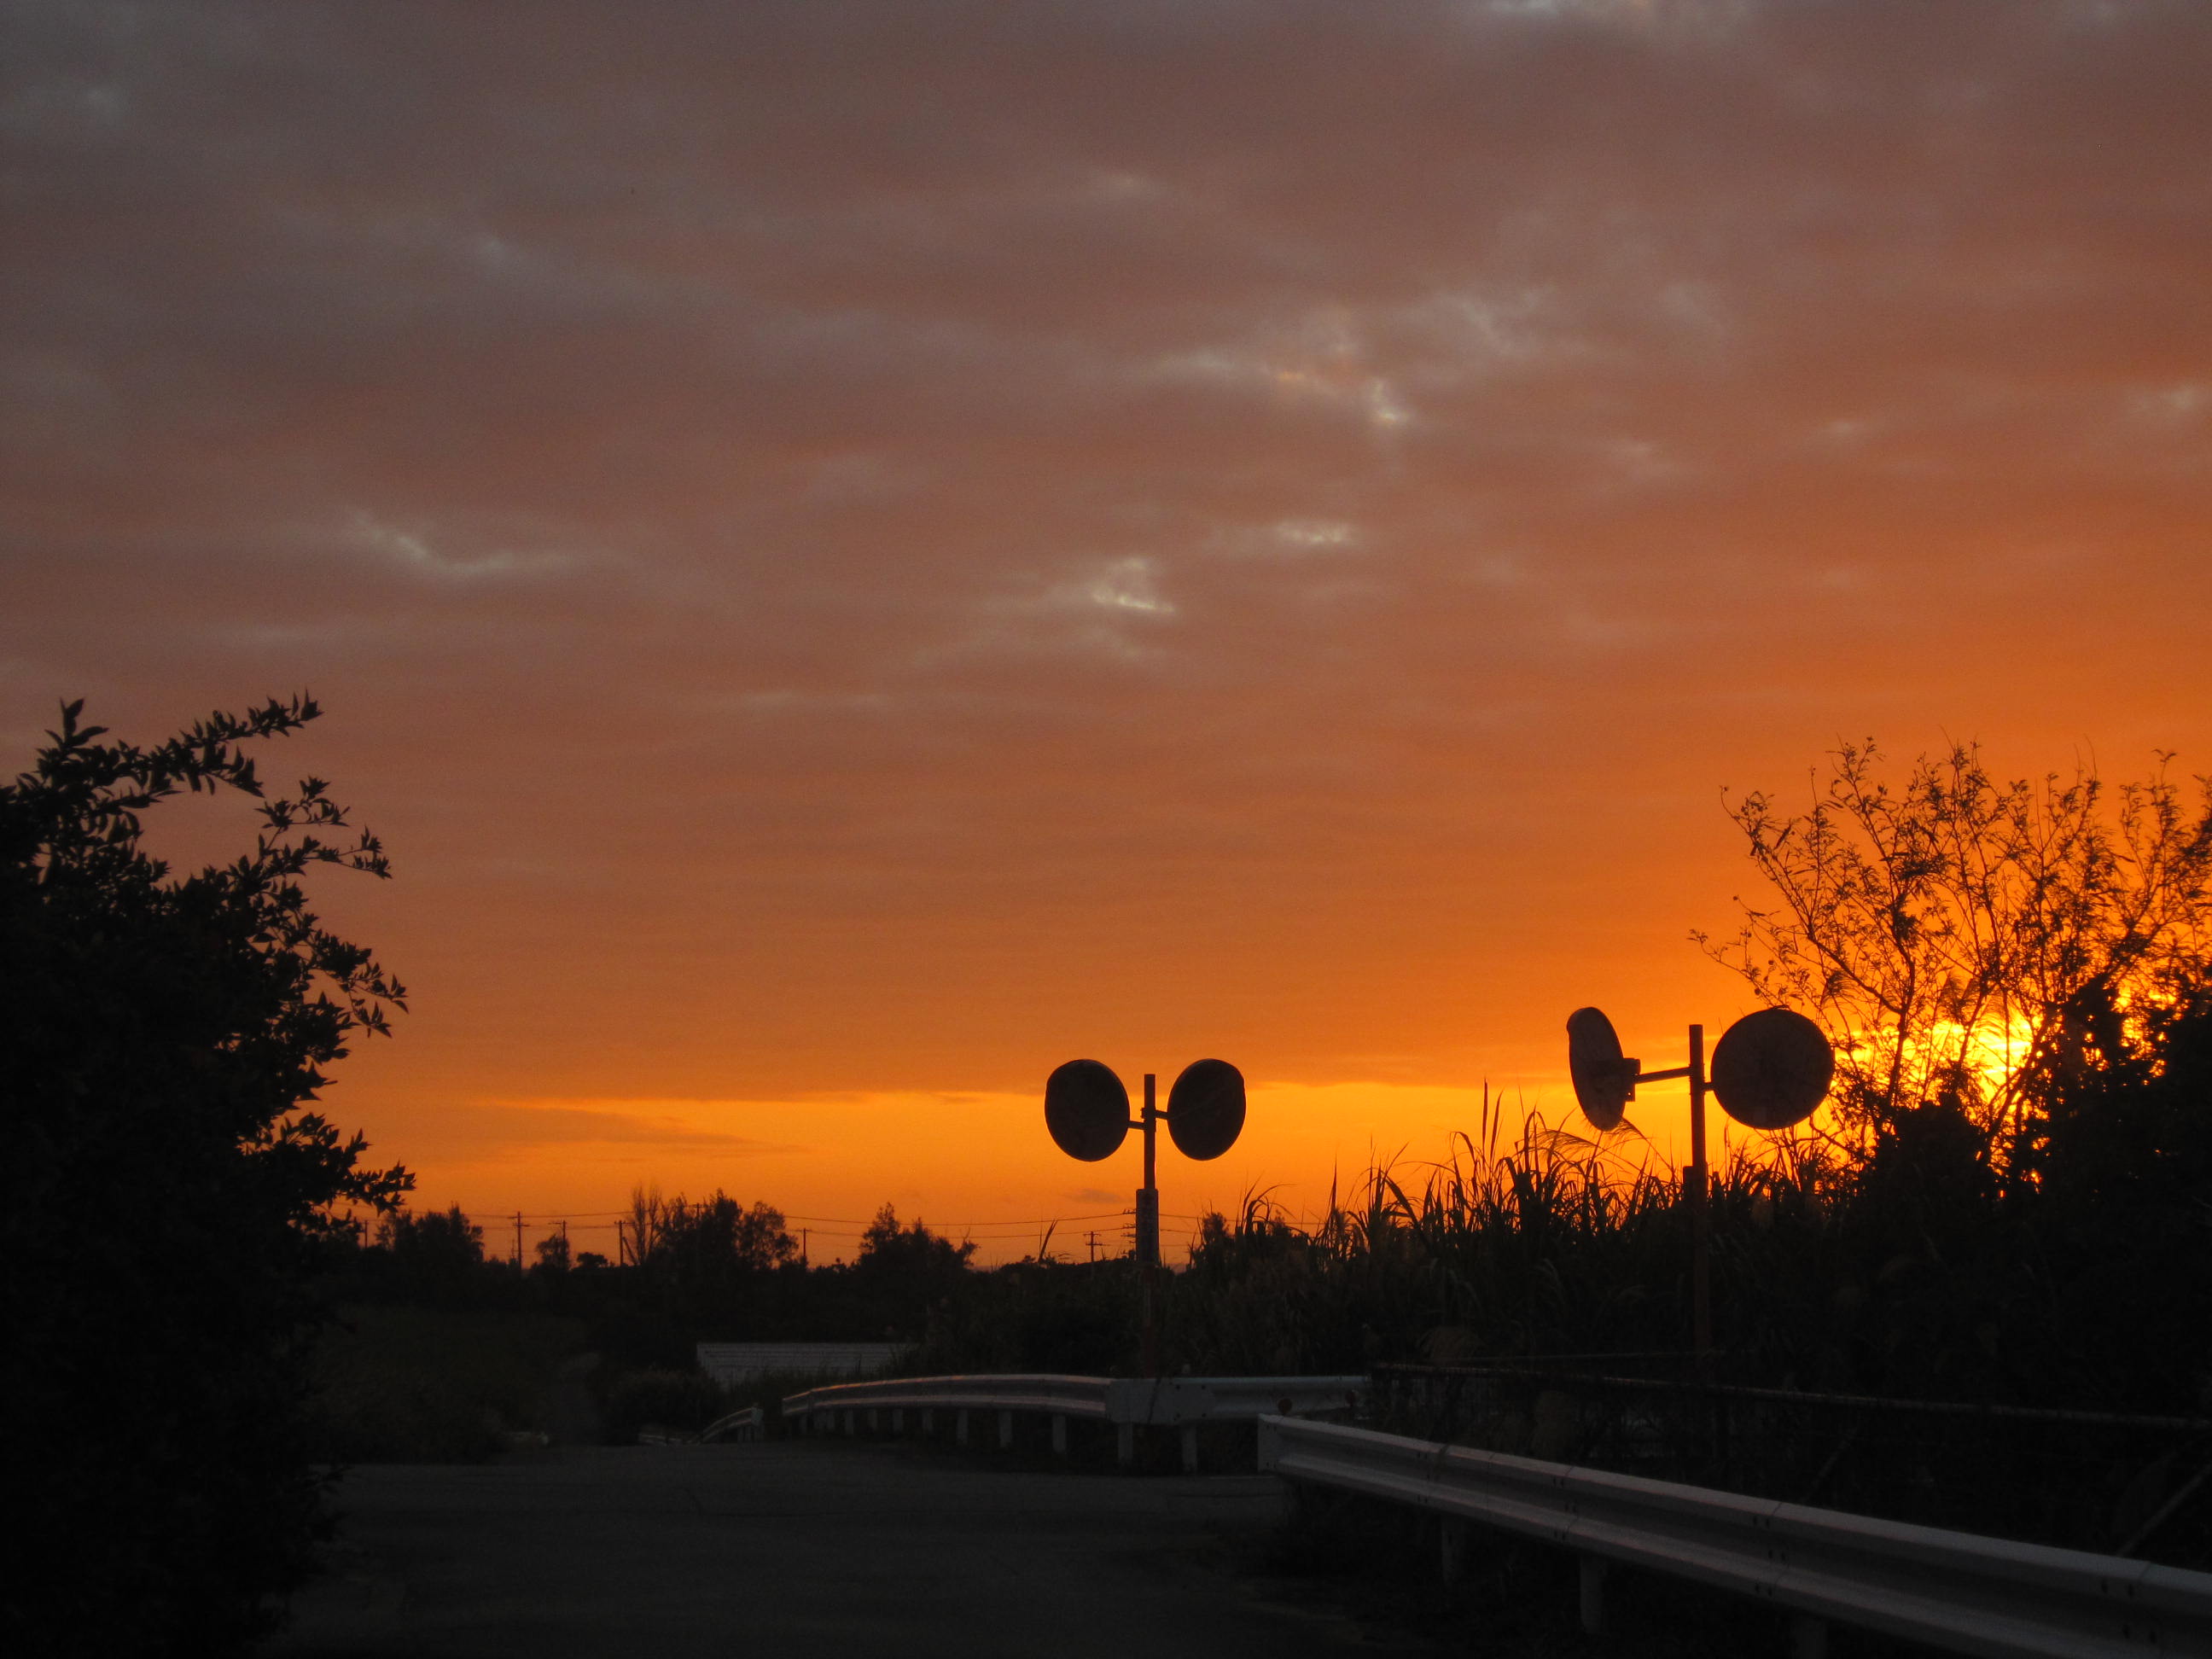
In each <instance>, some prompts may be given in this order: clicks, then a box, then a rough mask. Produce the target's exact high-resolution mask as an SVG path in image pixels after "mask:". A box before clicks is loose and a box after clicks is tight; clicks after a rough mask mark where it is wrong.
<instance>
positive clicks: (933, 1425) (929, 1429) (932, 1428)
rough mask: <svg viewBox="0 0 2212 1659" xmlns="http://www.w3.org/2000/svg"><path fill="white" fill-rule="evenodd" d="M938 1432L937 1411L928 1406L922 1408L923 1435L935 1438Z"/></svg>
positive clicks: (926, 1437) (926, 1438) (925, 1437)
mask: <svg viewBox="0 0 2212 1659" xmlns="http://www.w3.org/2000/svg"><path fill="white" fill-rule="evenodd" d="M936 1433H937V1413H935V1412H934V1411H933V1410H931V1409H930V1408H929V1407H927V1406H924V1407H922V1408H921V1437H922V1438H923V1439H924V1440H928V1439H931V1438H933V1437H934V1436H935V1435H936Z"/></svg>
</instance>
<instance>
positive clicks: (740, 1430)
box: [699, 1406, 768, 1445]
mask: <svg viewBox="0 0 2212 1659" xmlns="http://www.w3.org/2000/svg"><path fill="white" fill-rule="evenodd" d="M767 1428H768V1413H766V1412H763V1410H762V1409H761V1408H760V1407H758V1406H747V1407H744V1409H743V1410H741V1411H734V1412H732V1413H729V1415H728V1416H726V1417H718V1418H716V1419H714V1421H713V1422H711V1423H709V1424H708V1425H707V1426H706V1427H705V1428H703V1429H702V1430H700V1431H699V1441H700V1443H701V1444H702V1445H712V1444H714V1442H716V1441H718V1440H757V1439H759V1438H760V1437H762V1435H763V1433H765V1432H766V1431H767Z"/></svg>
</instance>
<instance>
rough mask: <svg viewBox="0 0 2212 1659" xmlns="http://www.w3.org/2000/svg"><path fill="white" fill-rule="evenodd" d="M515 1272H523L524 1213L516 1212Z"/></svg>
mask: <svg viewBox="0 0 2212 1659" xmlns="http://www.w3.org/2000/svg"><path fill="white" fill-rule="evenodd" d="M514 1271H515V1272H517V1273H520V1272H521V1271H522V1212H521V1211H520V1210H517V1211H516V1212H514Z"/></svg>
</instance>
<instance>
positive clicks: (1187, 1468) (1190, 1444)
mask: <svg viewBox="0 0 2212 1659" xmlns="http://www.w3.org/2000/svg"><path fill="white" fill-rule="evenodd" d="M1182 1472H1183V1473H1184V1474H1197V1473H1198V1425H1197V1424H1195V1423H1186V1424H1184V1425H1182Z"/></svg>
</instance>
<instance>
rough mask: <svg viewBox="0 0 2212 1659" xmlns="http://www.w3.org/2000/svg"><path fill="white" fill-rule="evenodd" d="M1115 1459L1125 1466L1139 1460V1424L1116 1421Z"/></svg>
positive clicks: (1122, 1466)
mask: <svg viewBox="0 0 2212 1659" xmlns="http://www.w3.org/2000/svg"><path fill="white" fill-rule="evenodd" d="M1114 1461H1115V1462H1116V1463H1118V1464H1119V1465H1121V1468H1125V1469H1126V1468H1128V1467H1129V1465H1130V1464H1132V1463H1133V1462H1136V1461H1137V1425H1135V1424H1134V1423H1116V1424H1115V1425H1114Z"/></svg>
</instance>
